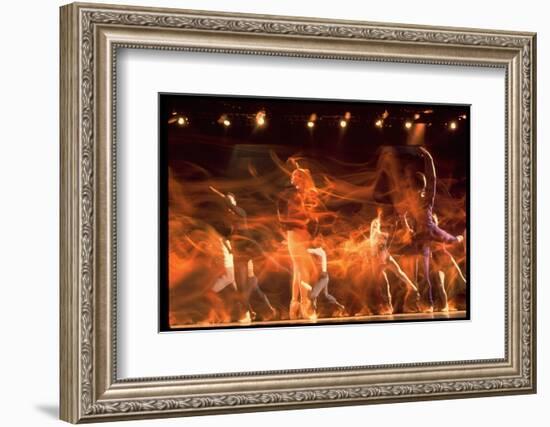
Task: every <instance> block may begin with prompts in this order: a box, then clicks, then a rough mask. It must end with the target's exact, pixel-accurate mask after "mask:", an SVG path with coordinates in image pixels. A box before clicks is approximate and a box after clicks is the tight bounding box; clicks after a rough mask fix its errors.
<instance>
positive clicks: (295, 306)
mask: <svg viewBox="0 0 550 427" xmlns="http://www.w3.org/2000/svg"><path fill="white" fill-rule="evenodd" d="M308 240H309V234H308V233H307V231H301V230H290V231H288V233H287V241H288V250H289V253H290V258H291V259H292V270H293V271H292V296H291V301H290V310H289V317H290V318H291V319H296V318H298V317H299V314H301V315H302V317H304V318H311V317H312V316H313V313H312V305H311V300H310V298H309V294H310V292H311V286H310V285H309V280H310V271H313V267H314V265H313V260H312V259H311V255H310V254H309V253H308V252H307V249H306V243H307V241H308Z"/></svg>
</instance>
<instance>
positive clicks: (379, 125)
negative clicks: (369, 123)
mask: <svg viewBox="0 0 550 427" xmlns="http://www.w3.org/2000/svg"><path fill="white" fill-rule="evenodd" d="M374 125H375V126H376V127H377V128H381V127H382V126H384V121H383V120H381V119H378V120H376V122H374Z"/></svg>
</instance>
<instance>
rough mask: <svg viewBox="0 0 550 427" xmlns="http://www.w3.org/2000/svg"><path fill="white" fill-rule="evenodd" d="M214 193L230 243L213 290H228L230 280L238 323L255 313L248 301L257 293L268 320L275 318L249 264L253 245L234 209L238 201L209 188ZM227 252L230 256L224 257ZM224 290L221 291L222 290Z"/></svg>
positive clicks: (244, 219) (237, 208)
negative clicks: (222, 207)
mask: <svg viewBox="0 0 550 427" xmlns="http://www.w3.org/2000/svg"><path fill="white" fill-rule="evenodd" d="M210 190H212V191H213V192H214V193H216V194H217V195H218V196H220V197H222V198H223V200H224V202H225V204H226V206H227V214H228V217H227V219H228V222H229V225H230V234H229V236H230V239H231V242H229V241H226V242H224V266H226V267H225V268H226V273H225V274H224V275H223V276H222V277H220V278H219V279H218V280H217V281H216V283H215V284H214V288H213V290H215V289H216V288H220V287H222V286H223V287H225V286H227V285H228V284H229V283H228V282H229V281H230V280H232V283H233V284H234V286H235V287H236V289H237V291H238V292H239V296H240V299H239V303H238V304H239V309H240V311H241V316H240V318H239V322H241V323H249V322H251V321H252V320H253V319H254V318H255V317H256V313H255V312H254V310H253V309H252V306H251V304H250V298H251V295H252V294H253V293H256V294H257V295H258V296H259V297H260V299H261V300H262V301H263V302H264V303H265V305H266V306H267V308H268V309H269V311H270V315H271V317H274V316H275V313H276V311H275V309H274V308H273V306H272V305H271V303H270V302H269V299H268V298H267V296H266V295H265V293H264V292H263V291H262V290H261V289H260V287H259V285H258V278H257V277H256V275H255V274H254V261H253V260H252V258H253V254H254V251H255V247H256V244H255V242H254V241H253V240H252V238H251V236H250V232H249V229H248V222H247V215H246V211H245V210H244V209H243V208H242V207H240V206H238V205H237V199H236V197H235V195H234V194H233V193H227V194H223V193H221V192H220V191H218V190H216V189H215V188H214V187H210ZM226 251H228V252H229V254H227V253H226ZM222 289H223V288H222Z"/></svg>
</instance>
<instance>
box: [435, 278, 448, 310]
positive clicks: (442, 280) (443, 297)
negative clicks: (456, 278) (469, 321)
mask: <svg viewBox="0 0 550 427" xmlns="http://www.w3.org/2000/svg"><path fill="white" fill-rule="evenodd" d="M438 277H439V283H438V286H437V288H438V289H439V297H440V298H441V301H442V302H443V307H442V308H441V311H449V305H448V303H447V292H445V273H444V272H443V271H441V270H440V271H439V272H438Z"/></svg>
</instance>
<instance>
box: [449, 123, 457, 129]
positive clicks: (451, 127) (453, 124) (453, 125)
mask: <svg viewBox="0 0 550 427" xmlns="http://www.w3.org/2000/svg"><path fill="white" fill-rule="evenodd" d="M456 128H457V125H456V122H451V123H449V129H451V130H456Z"/></svg>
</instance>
